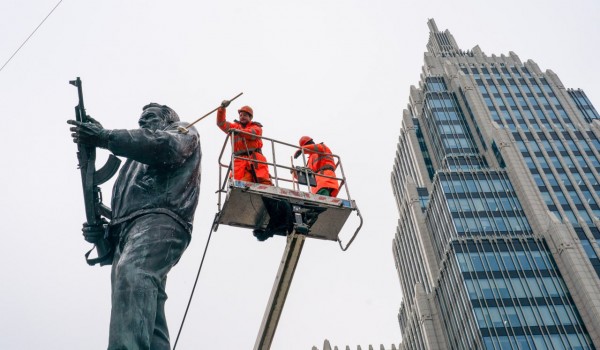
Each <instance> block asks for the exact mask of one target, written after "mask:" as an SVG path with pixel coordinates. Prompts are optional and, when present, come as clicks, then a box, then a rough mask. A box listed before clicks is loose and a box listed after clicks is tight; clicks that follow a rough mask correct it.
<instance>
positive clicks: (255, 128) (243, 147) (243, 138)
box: [217, 108, 263, 155]
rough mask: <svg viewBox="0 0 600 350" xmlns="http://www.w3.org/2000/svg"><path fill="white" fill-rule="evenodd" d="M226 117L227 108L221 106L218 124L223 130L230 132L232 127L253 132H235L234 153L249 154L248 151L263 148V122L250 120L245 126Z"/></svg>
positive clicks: (218, 113)
mask: <svg viewBox="0 0 600 350" xmlns="http://www.w3.org/2000/svg"><path fill="white" fill-rule="evenodd" d="M225 118H226V112H225V108H219V109H218V110H217V126H218V127H219V128H220V129H221V130H223V132H226V133H228V132H229V131H230V130H231V129H236V130H240V131H244V132H247V133H250V134H252V135H246V134H239V133H236V134H235V136H234V138H233V153H234V154H235V155H242V154H244V153H246V154H247V153H248V152H252V151H255V150H257V149H261V148H262V146H263V142H262V139H261V138H260V137H261V136H262V124H260V123H258V122H253V121H250V122H249V123H248V124H246V126H243V125H242V124H240V123H239V122H238V121H237V120H235V121H234V122H233V123H231V122H228V121H227V120H225Z"/></svg>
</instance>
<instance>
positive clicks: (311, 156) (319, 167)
mask: <svg viewBox="0 0 600 350" xmlns="http://www.w3.org/2000/svg"><path fill="white" fill-rule="evenodd" d="M302 148H303V149H304V152H305V153H306V154H308V161H307V162H306V163H307V166H308V167H309V168H310V170H312V171H313V172H315V173H316V174H317V175H316V176H315V178H316V180H317V186H316V187H312V188H311V192H312V193H317V192H318V191H319V190H320V189H321V188H329V189H331V196H332V197H335V196H337V194H338V192H339V189H340V186H339V184H338V182H337V180H336V179H330V178H327V177H323V176H318V174H321V175H325V176H331V177H336V176H335V159H334V158H333V155H332V153H331V150H330V149H329V147H327V146H325V144H324V143H322V142H321V143H318V144H311V145H306V146H303V147H302Z"/></svg>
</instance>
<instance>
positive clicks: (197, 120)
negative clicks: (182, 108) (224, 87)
mask: <svg viewBox="0 0 600 350" xmlns="http://www.w3.org/2000/svg"><path fill="white" fill-rule="evenodd" d="M242 94H243V92H240V93H239V94H237V96H235V97H234V98H232V99H231V100H229V102H231V101H233V100H235V99H236V98H238V97H240V96H242ZM219 108H221V106H219V107H217V108H215V109H213V110H212V111H210V112H208V113H206V114H205V115H203V116H201V117H200V118H198V119H196V121H194V122H193V123H191V124H190V125H188V126H187V127H185V128H184V127H183V126H179V127H177V130H178V131H179V132H180V133H182V134H187V133H188V131H189V130H188V129H189V128H190V127H191V126H192V125H194V124H196V123H197V122H199V121H201V120H202V119H204V118H206V117H208V116H209V115H211V114H213V113H214V112H215V111H216V110H217V109H219Z"/></svg>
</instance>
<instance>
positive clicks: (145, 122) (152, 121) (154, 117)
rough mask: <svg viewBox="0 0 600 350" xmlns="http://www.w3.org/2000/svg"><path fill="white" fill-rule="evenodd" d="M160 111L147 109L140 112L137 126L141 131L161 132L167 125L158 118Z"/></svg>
mask: <svg viewBox="0 0 600 350" xmlns="http://www.w3.org/2000/svg"><path fill="white" fill-rule="evenodd" d="M160 114H161V111H160V108H158V107H149V108H146V109H145V110H144V112H142V115H141V116H140V119H139V120H138V124H139V125H140V128H142V129H150V130H152V131H156V130H163V129H164V128H165V127H166V126H167V123H166V122H165V120H164V119H163V118H161V116H160Z"/></svg>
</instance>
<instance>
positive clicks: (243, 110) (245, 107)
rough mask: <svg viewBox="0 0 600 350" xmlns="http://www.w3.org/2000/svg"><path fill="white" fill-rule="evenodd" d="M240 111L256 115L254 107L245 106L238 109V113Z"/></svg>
mask: <svg viewBox="0 0 600 350" xmlns="http://www.w3.org/2000/svg"><path fill="white" fill-rule="evenodd" d="M240 112H246V113H248V114H250V116H251V117H253V116H254V112H253V111H252V108H250V106H244V107H242V108H240V109H238V113H240Z"/></svg>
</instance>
